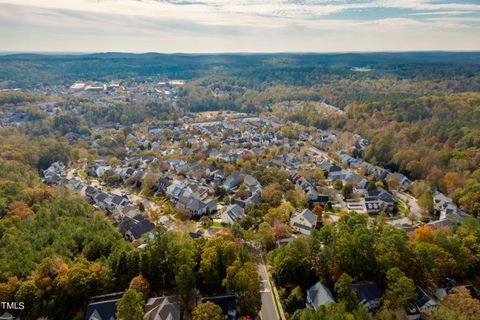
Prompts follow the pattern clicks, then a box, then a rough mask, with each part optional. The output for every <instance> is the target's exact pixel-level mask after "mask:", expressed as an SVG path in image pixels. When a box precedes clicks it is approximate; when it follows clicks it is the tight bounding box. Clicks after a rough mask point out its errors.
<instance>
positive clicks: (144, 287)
mask: <svg viewBox="0 0 480 320" xmlns="http://www.w3.org/2000/svg"><path fill="white" fill-rule="evenodd" d="M129 288H130V289H132V290H135V291H136V292H140V293H141V294H142V295H143V297H144V298H147V297H148V293H149V291H150V285H149V283H148V281H147V279H145V277H144V276H142V275H141V274H140V275H138V276H136V277H134V278H132V280H131V281H130V285H129Z"/></svg>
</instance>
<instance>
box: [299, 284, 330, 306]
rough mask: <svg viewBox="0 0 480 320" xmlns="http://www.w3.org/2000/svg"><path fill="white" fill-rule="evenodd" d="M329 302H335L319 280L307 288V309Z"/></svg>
mask: <svg viewBox="0 0 480 320" xmlns="http://www.w3.org/2000/svg"><path fill="white" fill-rule="evenodd" d="M329 303H335V299H333V296H332V292H331V291H330V290H329V289H328V288H327V287H326V286H325V285H324V284H322V283H321V282H320V281H319V282H317V283H315V284H314V285H313V286H312V287H310V289H308V290H307V295H306V305H307V308H309V309H315V310H316V309H317V308H318V307H320V306H325V305H327V304H329Z"/></svg>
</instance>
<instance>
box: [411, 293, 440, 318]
mask: <svg viewBox="0 0 480 320" xmlns="http://www.w3.org/2000/svg"><path fill="white" fill-rule="evenodd" d="M415 293H416V294H417V298H416V299H415V300H410V301H408V302H407V306H406V312H407V317H408V320H416V319H420V316H421V314H422V313H426V312H431V311H433V310H435V309H436V308H437V307H438V304H437V303H436V302H435V300H433V299H432V297H430V295H429V294H428V293H427V292H426V291H425V289H423V288H422V287H420V286H415Z"/></svg>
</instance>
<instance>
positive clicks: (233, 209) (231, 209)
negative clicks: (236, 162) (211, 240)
mask: <svg viewBox="0 0 480 320" xmlns="http://www.w3.org/2000/svg"><path fill="white" fill-rule="evenodd" d="M244 216H245V210H244V209H243V208H242V207H241V206H239V205H238V204H231V205H229V206H228V207H227V208H226V209H225V211H224V212H223V213H222V215H221V217H222V222H223V223H225V224H234V223H237V222H239V221H240V220H241V219H242V218H243V217H244Z"/></svg>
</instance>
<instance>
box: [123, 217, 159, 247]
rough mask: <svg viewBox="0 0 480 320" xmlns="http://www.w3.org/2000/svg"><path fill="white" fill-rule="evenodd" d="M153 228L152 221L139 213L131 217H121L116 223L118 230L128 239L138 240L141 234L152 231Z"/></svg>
mask: <svg viewBox="0 0 480 320" xmlns="http://www.w3.org/2000/svg"><path fill="white" fill-rule="evenodd" d="M154 228H155V225H154V224H153V223H151V222H150V221H148V220H146V219H145V218H143V217H142V216H140V215H138V216H135V217H133V218H130V217H123V218H122V221H121V222H120V224H119V225H118V230H119V232H120V233H121V234H122V235H123V237H124V238H125V239H127V240H130V241H135V240H139V239H140V238H141V237H142V235H144V234H145V233H147V232H150V231H152V230H153V229H154Z"/></svg>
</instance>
